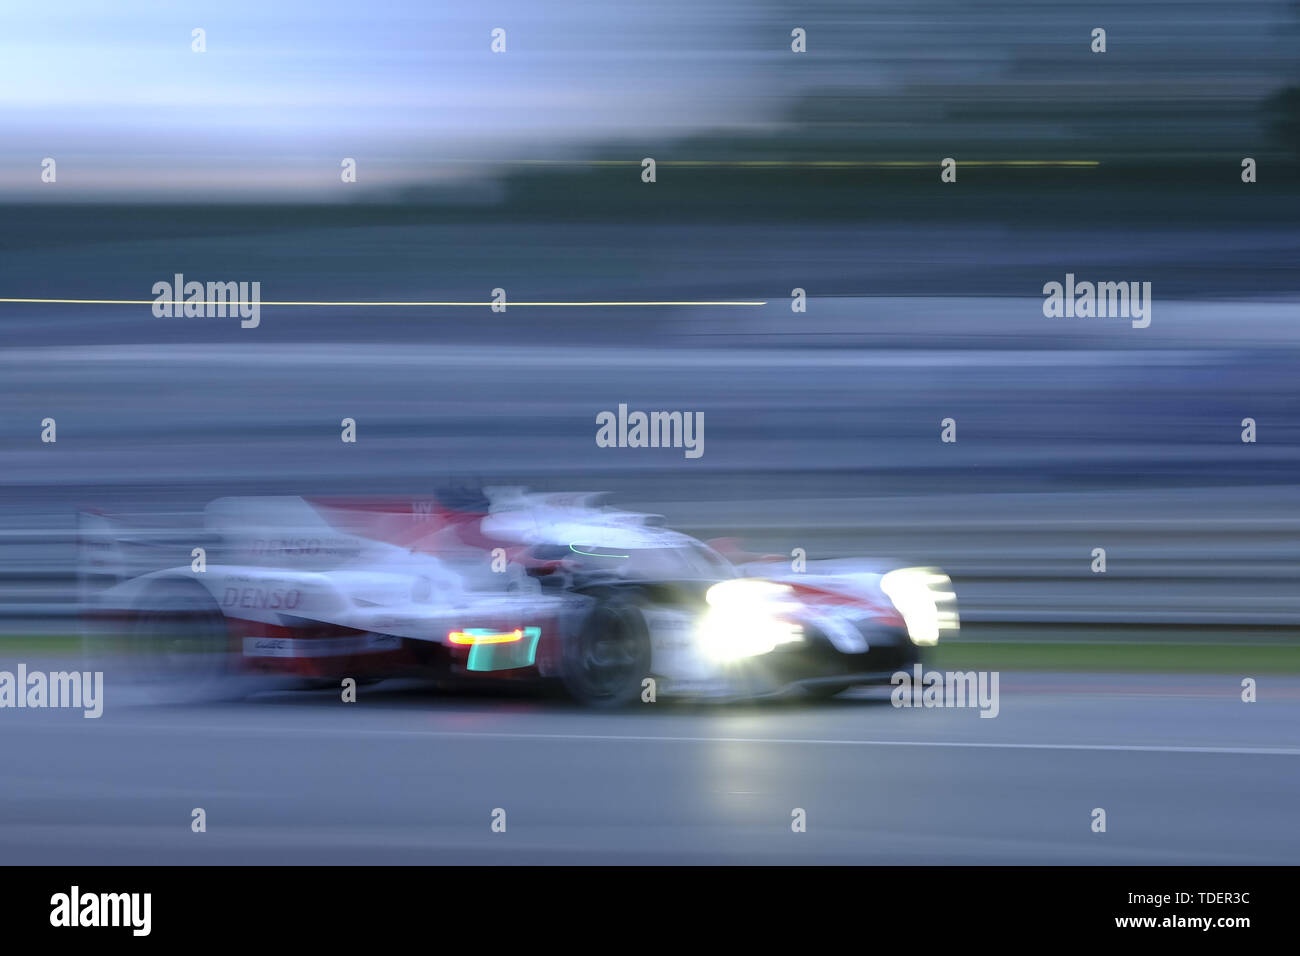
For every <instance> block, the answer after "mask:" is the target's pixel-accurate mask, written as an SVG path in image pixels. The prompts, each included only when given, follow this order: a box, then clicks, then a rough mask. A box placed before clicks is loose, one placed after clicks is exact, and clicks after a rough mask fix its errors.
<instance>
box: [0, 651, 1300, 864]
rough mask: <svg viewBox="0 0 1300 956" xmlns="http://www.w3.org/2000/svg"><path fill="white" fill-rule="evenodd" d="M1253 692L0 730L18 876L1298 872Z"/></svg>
mask: <svg viewBox="0 0 1300 956" xmlns="http://www.w3.org/2000/svg"><path fill="white" fill-rule="evenodd" d="M28 663H29V665H30V666H32V667H37V666H40V665H38V664H37V663H36V662H32V661H29V662H28ZM3 666H5V667H10V666H12V662H5V663H4V665H3ZM49 666H50V667H51V668H55V667H58V666H59V665H58V664H56V663H53V662H50V665H49ZM1239 682H1240V677H1238V676H1228V675H1225V676H1223V677H1217V676H1197V677H1186V676H1180V677H1173V676H1168V677H1160V676H1157V677H1151V676H1144V677H1137V676H1120V675H1099V674H1098V675H1068V676H1066V675H1029V674H1009V673H1007V674H1003V675H1002V687H1001V690H1002V694H1001V713H1000V715H999V716H998V717H997V718H996V719H991V720H990V719H981V718H979V717H978V716H977V713H976V712H975V711H973V710H946V711H945V710H902V709H894V708H892V707H891V706H890V705H889V704H888V703H887V702H886V701H885V700H884V699H883V697H882V696H881V695H880V694H872V693H871V692H866V693H864V694H863V695H861V696H857V697H850V698H848V699H841V700H835V701H832V702H829V703H813V702H806V701H790V702H784V703H777V704H764V705H762V706H759V705H727V706H717V705H709V706H702V705H683V704H670V703H666V702H660V703H658V704H654V705H645V706H643V707H641V708H639V709H638V710H635V711H633V712H630V713H620V714H613V715H611V714H598V713H591V712H586V711H581V710H577V709H575V708H573V707H572V706H571V705H569V704H567V703H565V702H563V701H557V700H553V699H546V698H542V697H533V696H518V695H515V696H507V697H502V696H479V695H473V696H465V695H459V696H448V695H446V694H440V693H437V692H435V691H433V690H431V689H430V688H427V687H424V686H421V685H417V684H413V683H409V682H386V683H383V684H378V685H372V686H363V687H362V688H361V689H360V694H359V701H358V702H357V703H355V704H343V703H341V702H340V701H339V698H338V695H337V694H336V693H335V692H334V691H331V690H320V691H295V692H276V693H268V694H261V695H257V696H255V697H252V698H249V699H246V700H243V701H240V702H236V703H230V704H221V705H202V706H185V707H177V706H173V707H156V706H146V705H143V704H139V703H133V702H132V701H131V699H130V697H131V695H130V694H129V693H128V692H125V691H122V690H120V689H119V688H115V687H114V686H113V685H110V686H109V688H108V690H107V694H106V709H105V714H104V716H103V717H102V718H100V719H99V720H86V719H84V718H82V716H81V714H80V712H77V711H48V710H47V711H30V710H24V711H17V710H7V711H4V712H2V713H0V720H3V722H4V727H3V733H0V763H2V765H3V766H4V768H5V773H4V774H3V777H2V778H0V860H4V861H5V862H8V863H20V864H34V863H57V864H107V863H117V864H121V863H141V864H143V863H216V864H229V863H269V864H285V863H334V864H347V863H354V864H355V863H409V864H415V863H444V862H457V863H597V862H600V863H651V864H656V863H679V862H689V863H713V862H745V863H782V862H789V863H814V862H820V863H895V864H908V863H927V864H929V863H963V864H965V863H994V864H997V863H1049V864H1055V863H1084V864H1088V863H1144V864H1145V863H1168V864H1178V863H1207V864H1208V863H1265V862H1268V863H1290V864H1294V863H1297V862H1300V829H1298V828H1297V827H1296V826H1295V825H1294V822H1295V820H1294V814H1295V803H1294V794H1295V793H1296V792H1297V789H1298V788H1300V681H1297V680H1295V679H1292V678H1268V677H1265V678H1262V679H1261V681H1260V701H1259V702H1258V703H1254V704H1244V703H1242V702H1241V701H1240V698H1239V693H1240V690H1239ZM114 694H116V698H117V699H114V696H113V695H114ZM873 696H874V699H871V698H872V697H873ZM195 807H202V808H204V810H206V812H207V832H206V833H201V834H197V833H193V832H191V830H190V820H191V810H192V809H193V808H195ZM796 807H798V808H802V809H804V810H805V811H806V812H807V832H805V833H793V832H792V831H791V825H790V824H791V813H792V810H793V809H794V808H796ZM1095 807H1102V808H1105V810H1106V812H1107V815H1108V821H1107V822H1108V827H1107V832H1106V833H1104V834H1098V833H1093V832H1091V829H1090V822H1091V814H1092V810H1093V808H1095ZM495 808H502V809H504V810H505V811H506V821H507V829H506V832H505V833H493V832H492V831H491V828H490V823H491V815H492V812H493V810H494V809H495Z"/></svg>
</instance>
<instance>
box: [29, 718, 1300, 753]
mask: <svg viewBox="0 0 1300 956" xmlns="http://www.w3.org/2000/svg"><path fill="white" fill-rule="evenodd" d="M102 727H103V730H110V729H111V730H121V731H128V732H140V731H143V732H145V733H162V734H196V733H197V734H201V735H208V736H229V735H232V734H233V735H237V736H261V735H263V734H265V735H267V736H270V737H274V736H276V735H277V734H281V735H284V734H289V735H299V736H309V737H335V738H342V737H389V738H398V737H411V738H427V739H438V738H442V739H447V740H473V739H475V738H479V739H483V740H555V741H582V742H601V743H614V742H624V743H666V744H667V743H691V744H772V745H778V744H779V745H809V746H818V747H947V748H954V749H971V750H1063V751H1097V752H1107V753H1111V752H1113V753H1170V754H1226V755H1236V756H1269V757H1300V747H1190V746H1170V745H1164V744H1066V743H1015V742H994V741H976V740H857V739H852V738H815V737H673V736H663V735H658V734H529V733H516V732H509V731H468V730H467V731H461V730H397V729H393V730H382V729H371V728H358V727H333V728H326V727H285V726H279V727H259V728H257V729H256V731H253V730H251V729H250V728H244V727H211V726H189V725H184V724H172V725H167V726H163V725H158V724H129V725H122V724H118V725H113V724H105V725H102ZM23 729H25V730H46V731H49V730H64V731H67V730H69V729H70V728H69V727H67V726H62V725H55V724H41V725H34V726H31V727H27V728H23ZM76 729H77V730H78V731H81V730H83V729H85V728H84V727H83V726H81V725H77V727H76ZM94 729H95V730H99V729H100V728H94Z"/></svg>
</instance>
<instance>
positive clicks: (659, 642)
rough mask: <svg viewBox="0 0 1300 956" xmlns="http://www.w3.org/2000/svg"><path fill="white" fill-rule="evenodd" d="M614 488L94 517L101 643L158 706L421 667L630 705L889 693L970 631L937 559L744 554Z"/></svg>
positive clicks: (256, 504)
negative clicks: (639, 506) (645, 509)
mask: <svg viewBox="0 0 1300 956" xmlns="http://www.w3.org/2000/svg"><path fill="white" fill-rule="evenodd" d="M603 497H604V496H602V495H599V494H587V493H579V494H555V493H540V494H539V493H531V492H529V491H528V490H527V489H525V488H519V487H501V488H491V487H489V488H483V489H472V490H470V491H468V492H465V491H458V492H456V493H441V494H436V495H432V496H427V497H421V498H413V499H412V498H377V499H342V498H307V497H232V498H221V499H217V500H216V501H213V502H211V503H210V504H209V505H208V506H207V507H206V508H205V509H204V512H203V516H202V522H201V529H185V528H179V529H178V528H175V527H167V529H166V530H165V531H164V530H162V528H161V527H160V526H159V522H157V521H155V522H153V527H142V526H140V525H138V524H136V525H133V524H132V523H131V521H130V520H129V519H124V518H122V517H112V516H109V515H105V514H100V513H83V514H82V516H81V522H80V528H81V534H80V542H81V580H82V595H83V596H82V600H83V607H84V617H85V619H86V620H87V622H88V628H87V632H86V638H87V642H88V645H89V646H90V647H91V649H92V650H93V651H95V652H103V651H106V650H112V651H115V652H116V657H117V660H119V661H120V662H125V663H126V664H127V665H128V666H129V669H130V671H131V672H132V674H133V676H134V677H135V678H136V679H138V680H139V681H141V682H142V683H144V684H145V685H147V686H151V687H154V688H155V689H158V690H160V691H163V692H164V696H175V695H183V696H186V697H193V696H196V695H214V694H230V693H236V694H238V693H240V692H242V690H241V689H244V688H247V687H250V686H259V685H258V682H257V681H255V680H254V679H255V678H259V677H260V678H263V679H264V680H265V679H278V680H281V681H283V680H296V681H301V680H302V679H308V680H315V681H318V682H319V681H330V682H332V683H334V684H335V686H337V685H338V682H339V681H341V680H343V679H346V678H353V679H355V680H359V681H361V680H374V679H383V678H387V677H395V676H418V677H428V678H434V679H437V680H441V681H492V680H528V681H548V682H559V683H560V684H562V685H563V687H564V688H566V689H567V690H568V692H569V693H570V694H571V695H572V696H573V697H574V698H576V699H577V700H579V701H581V702H583V703H584V704H588V705H592V706H597V707H616V706H622V705H627V704H630V703H633V702H636V701H639V700H653V699H657V698H658V697H660V696H670V697H671V696H691V697H710V698H748V697H760V696H770V695H780V694H786V693H792V692H799V691H802V692H804V693H809V694H815V695H832V694H835V693H838V692H840V691H842V690H844V689H846V688H848V687H851V686H854V685H858V684H869V683H887V682H888V681H889V678H890V676H891V675H892V674H893V673H895V672H896V671H898V670H900V669H906V668H910V667H911V665H912V664H913V663H914V662H916V661H917V660H918V656H919V649H920V648H921V647H923V646H925V645H931V644H934V643H936V642H937V641H938V640H939V639H940V636H941V635H942V634H943V633H944V632H947V631H951V630H954V629H955V628H956V627H957V624H958V622H957V615H956V608H955V595H954V594H953V591H952V589H951V585H950V583H949V581H948V579H947V577H946V576H944V575H943V574H942V573H941V572H939V571H937V570H935V569H931V568H891V567H887V566H879V565H877V564H873V563H872V562H869V561H866V560H861V559H840V560H824V561H811V562H807V563H806V565H803V564H800V563H798V562H793V563H792V562H790V561H789V560H788V559H786V558H783V557H782V558H779V557H777V556H766V557H764V556H758V555H745V554H743V553H742V552H741V551H740V550H739V547H738V545H737V543H736V542H735V541H734V540H726V541H718V542H715V544H714V545H710V544H706V543H704V542H702V541H700V540H698V539H696V538H693V537H691V536H689V535H686V534H682V533H679V532H676V531H672V530H669V529H667V528H665V527H663V526H662V525H661V516H656V515H646V514H639V513H633V512H628V511H622V510H618V509H615V508H611V507H608V506H606V505H605V504H603ZM724 551H725V552H728V553H729V554H730V557H728V555H727V554H724ZM186 561H188V563H186Z"/></svg>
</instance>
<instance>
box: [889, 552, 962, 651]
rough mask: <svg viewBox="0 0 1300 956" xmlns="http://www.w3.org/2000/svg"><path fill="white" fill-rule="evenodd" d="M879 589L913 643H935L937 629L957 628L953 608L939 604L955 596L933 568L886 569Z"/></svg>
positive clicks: (955, 597)
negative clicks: (897, 614)
mask: <svg viewBox="0 0 1300 956" xmlns="http://www.w3.org/2000/svg"><path fill="white" fill-rule="evenodd" d="M880 590H882V591H884V592H885V594H886V596H888V598H889V600H891V601H893V602H894V607H895V608H897V609H898V613H899V614H901V615H902V616H903V622H904V623H905V624H906V625H907V636H908V637H909V638H911V639H912V643H913V644H923V645H929V644H938V643H939V632H940V631H943V630H956V629H957V626H958V622H957V611H956V608H955V607H941V606H940V605H945V604H947V603H948V602H951V601H955V600H956V599H957V595H956V594H955V593H954V592H953V590H952V581H951V580H950V579H949V577H948V575H946V574H943V573H942V572H940V571H938V570H936V569H935V568H899V569H898V570H896V571H890V572H889V573H888V574H886V575H884V577H882V578H881V579H880Z"/></svg>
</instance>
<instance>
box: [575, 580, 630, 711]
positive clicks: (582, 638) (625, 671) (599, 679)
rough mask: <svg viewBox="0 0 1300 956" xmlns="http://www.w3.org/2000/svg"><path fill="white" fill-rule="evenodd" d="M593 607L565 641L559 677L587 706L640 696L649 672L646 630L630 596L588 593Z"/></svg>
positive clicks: (611, 704)
mask: <svg viewBox="0 0 1300 956" xmlns="http://www.w3.org/2000/svg"><path fill="white" fill-rule="evenodd" d="M592 596H593V597H595V598H596V606H595V607H594V608H593V609H592V611H591V613H590V614H589V615H588V616H587V619H586V621H584V622H583V625H582V627H581V628H580V629H579V631H578V633H576V634H575V635H573V637H571V638H570V639H569V640H568V641H566V642H565V645H564V650H563V652H562V655H561V665H560V677H561V679H562V680H563V682H564V686H565V688H566V689H567V690H568V692H569V693H570V694H571V695H572V696H573V698H574V699H575V700H577V701H579V702H580V703H582V704H585V705H586V706H588V707H596V708H602V709H613V708H617V707H626V706H628V705H630V704H633V703H635V702H636V701H638V700H639V699H640V697H641V683H642V681H644V680H645V679H646V678H647V677H649V676H650V633H649V630H648V629H647V627H646V623H645V616H644V615H643V614H642V613H641V609H640V607H639V606H638V605H637V603H636V601H635V599H634V598H633V597H632V596H625V595H621V594H617V593H606V594H593V595H592Z"/></svg>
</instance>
